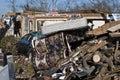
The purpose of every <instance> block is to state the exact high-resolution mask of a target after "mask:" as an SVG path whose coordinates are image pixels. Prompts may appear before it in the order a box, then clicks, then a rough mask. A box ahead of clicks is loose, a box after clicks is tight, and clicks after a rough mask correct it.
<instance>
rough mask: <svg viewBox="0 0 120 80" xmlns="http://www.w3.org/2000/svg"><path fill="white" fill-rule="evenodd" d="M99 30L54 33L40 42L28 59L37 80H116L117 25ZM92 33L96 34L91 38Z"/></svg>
mask: <svg viewBox="0 0 120 80" xmlns="http://www.w3.org/2000/svg"><path fill="white" fill-rule="evenodd" d="M112 23H113V22H112ZM116 26H117V28H116ZM101 29H102V30H104V32H102V31H100V30H99V28H98V29H96V30H95V31H92V30H91V31H88V28H87V27H85V28H82V29H74V30H73V29H72V30H65V31H58V32H55V33H51V34H47V35H46V37H45V38H44V39H40V40H39V43H38V44H37V46H36V47H35V48H34V49H33V54H32V57H31V61H32V64H33V67H34V69H35V72H36V75H37V77H42V78H43V79H44V80H47V79H45V77H48V78H50V80H77V79H79V80H119V79H120V76H119V75H120V67H119V65H120V50H119V49H120V47H119V30H120V28H119V25H114V26H111V27H106V26H103V27H101ZM99 31H100V32H99ZM89 33H91V34H89ZM96 33H99V34H97V35H94V34H96Z"/></svg>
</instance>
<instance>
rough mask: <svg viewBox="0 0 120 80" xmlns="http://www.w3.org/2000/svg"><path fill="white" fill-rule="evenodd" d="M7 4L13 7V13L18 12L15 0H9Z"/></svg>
mask: <svg viewBox="0 0 120 80" xmlns="http://www.w3.org/2000/svg"><path fill="white" fill-rule="evenodd" d="M7 2H8V3H9V4H10V5H9V7H11V10H12V12H16V1H15V0H7Z"/></svg>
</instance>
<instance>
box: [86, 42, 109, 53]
mask: <svg viewBox="0 0 120 80" xmlns="http://www.w3.org/2000/svg"><path fill="white" fill-rule="evenodd" d="M106 44H107V42H106V41H105V40H104V41H101V42H100V43H98V44H95V45H93V46H91V47H90V48H89V49H88V50H87V52H88V53H91V52H94V51H96V50H97V49H99V48H101V47H103V46H104V45H106Z"/></svg>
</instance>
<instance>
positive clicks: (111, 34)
mask: <svg viewBox="0 0 120 80" xmlns="http://www.w3.org/2000/svg"><path fill="white" fill-rule="evenodd" d="M109 35H110V37H120V32H115V33H109Z"/></svg>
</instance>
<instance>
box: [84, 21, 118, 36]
mask: <svg viewBox="0 0 120 80" xmlns="http://www.w3.org/2000/svg"><path fill="white" fill-rule="evenodd" d="M118 24H120V21H112V22H110V23H106V24H105V25H103V26H100V27H98V28H97V29H93V30H91V31H88V32H87V33H86V34H87V35H95V36H98V35H102V34H105V33H107V30H108V29H109V28H111V27H113V26H115V25H118Z"/></svg>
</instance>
